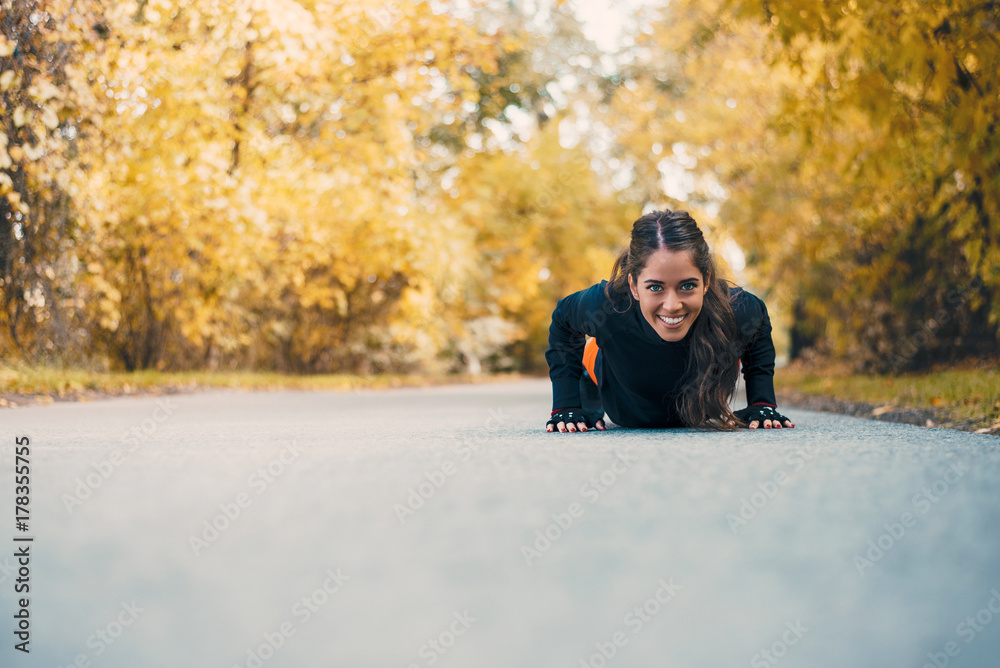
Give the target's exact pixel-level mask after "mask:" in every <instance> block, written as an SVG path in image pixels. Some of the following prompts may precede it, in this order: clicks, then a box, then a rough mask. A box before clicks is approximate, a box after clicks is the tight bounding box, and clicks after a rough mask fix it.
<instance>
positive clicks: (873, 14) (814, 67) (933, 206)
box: [0, 0, 1000, 373]
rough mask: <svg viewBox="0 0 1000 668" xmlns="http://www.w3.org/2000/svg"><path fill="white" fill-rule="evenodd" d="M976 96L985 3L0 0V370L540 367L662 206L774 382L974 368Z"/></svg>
mask: <svg viewBox="0 0 1000 668" xmlns="http://www.w3.org/2000/svg"><path fill="white" fill-rule="evenodd" d="M998 79H1000V3H997V2H983V1H982V0H953V1H948V2H945V1H939V0H931V1H921V2H916V1H911V0H891V1H884V2H883V1H880V0H872V1H870V2H856V1H855V0H845V1H835V2H831V1H827V0H819V1H817V0H808V1H807V0H787V1H784V2H780V3H773V2H762V1H760V0H673V1H671V2H666V1H660V2H658V1H653V0H650V1H647V2H639V1H638V0H629V1H628V2H624V3H614V5H613V6H612V4H611V3H609V2H597V1H594V2H588V1H585V0H578V1H576V2H564V1H559V0H536V1H535V0H510V1H507V0H503V1H501V0H454V1H451V0H442V1H433V2H423V1H420V2H418V1H416V0H392V1H391V2H381V1H380V0H374V2H364V3H361V2H346V1H342V0H299V1H292V0H183V2H181V1H180V0H139V1H137V2H136V1H132V2H110V3H109V2H98V1H97V0H2V1H0V123H2V125H0V282H2V286H0V287H2V290H0V307H2V308H0V356H2V357H3V358H4V359H23V360H27V361H28V362H30V363H35V364H53V363H54V364H69V365H76V366H82V367H85V368H90V369H94V370H137V369H160V370H189V369H213V370H226V369H253V370H276V371H283V372H296V373H325V372H344V373H379V372H392V373H396V372H401V373H409V372H442V371H444V372H447V371H451V370H462V371H472V372H477V371H504V370H518V371H524V372H539V371H544V368H545V367H544V360H543V358H542V354H543V352H544V349H545V346H546V335H547V327H548V323H549V316H550V314H551V311H552V308H553V306H554V304H555V302H556V300H558V299H559V298H560V297H562V296H563V295H565V294H568V293H569V292H572V291H575V290H579V289H582V288H584V287H586V286H588V285H590V284H592V283H594V282H596V281H598V280H600V279H601V278H604V277H606V276H607V274H608V273H609V270H610V267H611V263H612V260H613V257H614V255H615V252H616V251H617V249H618V248H619V247H620V246H621V245H622V244H623V243H624V242H625V240H626V239H627V235H628V231H629V229H630V227H631V222H632V221H633V220H635V218H637V217H638V216H639V215H641V213H642V212H643V211H644V210H649V209H651V208H662V207H669V208H683V209H687V210H689V211H691V212H692V213H693V214H694V215H695V217H696V219H697V220H698V221H699V222H700V223H701V224H702V226H703V228H704V229H705V230H706V232H707V234H708V235H709V238H710V243H711V244H712V246H713V248H714V249H715V251H716V252H717V254H718V255H719V257H720V259H721V261H722V264H723V265H724V266H725V267H726V272H727V274H728V275H729V276H730V277H731V278H732V279H733V280H734V281H736V282H737V283H739V284H742V285H746V286H747V287H748V288H749V289H751V290H752V291H754V292H755V293H757V294H758V295H760V296H761V297H763V298H764V299H765V300H766V301H767V303H768V305H769V308H770V309H771V312H772V315H773V317H774V319H775V322H776V323H777V324H778V325H779V326H780V327H779V330H780V332H781V333H780V335H779V337H778V338H779V343H780V344H781V347H782V349H783V350H784V352H785V354H787V355H791V356H792V357H803V356H805V357H808V356H810V355H812V356H820V357H823V358H826V359H834V360H842V361H846V362H848V363H849V364H851V365H853V366H854V367H855V368H857V369H858V370H861V371H872V372H880V373H885V372H888V371H905V370H910V369H917V368H921V367H925V366H928V365H930V364H932V363H935V362H941V361H945V362H947V361H949V360H955V359H958V358H961V357H965V356H968V355H972V354H982V353H989V354H995V353H997V352H998V350H1000V343H998V325H1000V290H998V289H997V288H998V285H1000V201H998V200H1000V138H998V137H1000V133H998V132H997V122H998V117H1000V113H998V112H1000V87H998Z"/></svg>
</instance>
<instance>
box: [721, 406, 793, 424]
mask: <svg viewBox="0 0 1000 668" xmlns="http://www.w3.org/2000/svg"><path fill="white" fill-rule="evenodd" d="M733 415H735V416H736V417H738V418H739V419H741V420H743V421H744V422H746V423H747V424H750V423H751V422H754V421H757V423H758V424H759V425H760V426H761V427H763V426H764V420H771V421H772V422H775V421H776V422H777V423H778V424H780V425H781V426H782V427H784V426H785V422H786V421H787V422H791V420H789V419H788V418H786V417H785V416H784V415H782V414H781V413H779V412H778V411H776V410H774V409H773V408H771V407H770V406H764V405H756V406H747V407H746V408H741V409H740V410H738V411H733Z"/></svg>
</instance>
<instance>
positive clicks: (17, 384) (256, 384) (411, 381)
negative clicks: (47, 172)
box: [0, 363, 520, 407]
mask: <svg viewBox="0 0 1000 668" xmlns="http://www.w3.org/2000/svg"><path fill="white" fill-rule="evenodd" d="M518 377H520V376H513V375H511V374H502V375H491V374H479V375H471V374H440V375H416V374H414V375H405V374H380V375H373V376H361V375H351V374H315V375H293V374H282V373H276V372H274V373H272V372H256V371H219V372H216V371H190V372H163V371H155V370H146V371H135V372H107V373H105V372H95V371H88V370H86V369H72V368H65V369H64V368H56V367H33V366H28V365H23V364H17V363H15V364H0V407H9V406H18V405H25V404H35V403H51V402H53V401H58V400H77V401H87V400H88V399H95V398H101V397H108V396H122V395H132V394H166V393H177V392H193V391H197V390H204V389H210V388H228V389H243V390H341V391H346V390H361V389H384V388H394V387H428V386H432V385H446V384H456V383H483V382H495V381H497V380H505V379H514V378H518Z"/></svg>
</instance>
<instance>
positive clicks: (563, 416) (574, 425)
mask: <svg viewBox="0 0 1000 668" xmlns="http://www.w3.org/2000/svg"><path fill="white" fill-rule="evenodd" d="M594 418H595V415H594V414H593V413H592V412H589V411H585V410H583V409H582V408H562V409H560V410H558V411H556V412H555V413H553V414H552V417H550V418H549V421H548V422H546V423H545V431H547V432H550V433H551V432H553V431H560V432H564V433H565V432H567V431H569V432H577V431H580V432H582V431H587V430H588V429H591V428H595V429H597V430H599V431H604V430H605V429H606V427H605V426H604V416H603V415H602V416H601V417H600V418H598V419H596V420H595V419H594Z"/></svg>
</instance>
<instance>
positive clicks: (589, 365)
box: [583, 338, 600, 385]
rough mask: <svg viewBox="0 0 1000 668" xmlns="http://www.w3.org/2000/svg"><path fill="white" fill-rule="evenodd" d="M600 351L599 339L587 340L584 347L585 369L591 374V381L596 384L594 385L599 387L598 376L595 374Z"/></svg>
mask: <svg viewBox="0 0 1000 668" xmlns="http://www.w3.org/2000/svg"><path fill="white" fill-rule="evenodd" d="M599 350H600V348H598V347H597V339H595V338H590V339H587V345H585V346H584V347H583V368H584V369H586V370H587V373H588V374H590V380H592V381H593V382H594V385H597V374H596V373H594V366H596V364H597V351H599Z"/></svg>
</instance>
